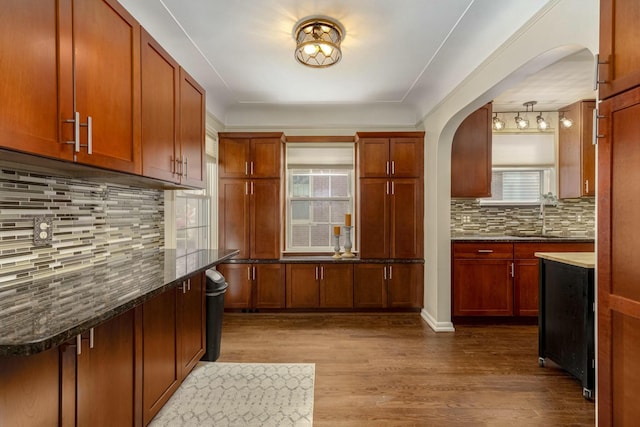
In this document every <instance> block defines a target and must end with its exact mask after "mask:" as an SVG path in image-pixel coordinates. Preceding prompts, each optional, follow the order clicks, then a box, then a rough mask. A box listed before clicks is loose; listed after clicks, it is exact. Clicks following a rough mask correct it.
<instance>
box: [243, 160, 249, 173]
mask: <svg viewBox="0 0 640 427" xmlns="http://www.w3.org/2000/svg"><path fill="white" fill-rule="evenodd" d="M244 174H245V175H249V162H244Z"/></svg>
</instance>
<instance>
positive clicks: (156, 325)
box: [129, 289, 180, 425]
mask: <svg viewBox="0 0 640 427" xmlns="http://www.w3.org/2000/svg"><path fill="white" fill-rule="evenodd" d="M176 295H177V293H176V290H175V289H171V290H168V291H166V292H163V293H161V294H160V295H158V296H156V297H154V298H153V299H151V300H149V301H147V302H145V303H144V305H143V306H142V331H143V332H142V359H143V361H142V366H144V370H143V373H142V397H143V399H142V418H143V424H144V425H147V424H148V423H149V421H151V419H152V418H153V417H154V416H155V414H157V413H158V411H159V410H160V409H161V408H162V406H163V405H164V404H165V403H166V402H167V401H168V400H169V397H171V395H172V394H173V393H174V392H175V391H176V389H177V388H178V385H179V383H180V372H179V367H180V363H179V360H178V357H179V356H178V351H177V349H178V345H177V337H178V323H177V319H176ZM129 425H130V424H129Z"/></svg>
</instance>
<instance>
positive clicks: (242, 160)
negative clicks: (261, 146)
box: [218, 137, 251, 178]
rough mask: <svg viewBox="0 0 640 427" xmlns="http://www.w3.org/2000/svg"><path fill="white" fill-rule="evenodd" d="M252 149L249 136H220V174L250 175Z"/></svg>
mask: <svg viewBox="0 0 640 427" xmlns="http://www.w3.org/2000/svg"><path fill="white" fill-rule="evenodd" d="M250 150H251V140H250V139H249V138H224V137H223V138H220V142H219V145H218V155H219V157H220V159H219V164H218V176H219V177H220V178H246V177H248V176H249V161H250V156H249V153H250Z"/></svg>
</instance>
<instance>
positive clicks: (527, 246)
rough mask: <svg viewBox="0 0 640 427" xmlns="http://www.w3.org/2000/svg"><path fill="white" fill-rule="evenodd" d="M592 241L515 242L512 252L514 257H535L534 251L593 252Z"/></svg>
mask: <svg viewBox="0 0 640 427" xmlns="http://www.w3.org/2000/svg"><path fill="white" fill-rule="evenodd" d="M593 248H594V244H593V243H579V242H573V243H569V242H567V243H560V242H558V243H555V242H550V243H515V244H514V245H513V253H514V258H515V259H528V258H535V257H536V256H535V253H536V252H593Z"/></svg>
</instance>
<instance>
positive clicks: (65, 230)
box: [0, 167, 164, 300]
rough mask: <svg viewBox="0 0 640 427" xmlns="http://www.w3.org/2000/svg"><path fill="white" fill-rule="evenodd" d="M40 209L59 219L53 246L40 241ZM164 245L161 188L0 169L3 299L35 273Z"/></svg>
mask: <svg viewBox="0 0 640 427" xmlns="http://www.w3.org/2000/svg"><path fill="white" fill-rule="evenodd" d="M38 216H43V217H47V218H51V219H52V221H53V224H52V227H53V234H52V236H53V238H52V241H51V243H50V244H48V245H44V246H36V245H34V241H33V225H34V224H33V223H34V217H38ZM163 247H164V192H163V191H162V190H154V189H141V188H137V187H129V186H127V185H120V184H118V185H113V184H108V183H98V182H89V181H85V180H81V179H72V178H64V177H56V176H49V175H43V174H38V173H33V172H23V171H20V170H14V169H12V168H6V167H3V168H0V300H1V299H2V297H3V295H4V294H5V293H6V292H19V291H20V285H21V284H25V283H28V282H30V281H31V280H32V279H36V278H42V277H46V276H49V275H52V274H54V273H62V272H68V271H73V270H77V269H82V268H84V267H89V266H94V265H95V264H98V263H101V262H104V261H105V260H106V259H108V258H109V257H111V256H113V255H115V254H117V255H123V254H125V253H127V252H132V251H136V250H139V249H160V248H163ZM96 285H99V284H96Z"/></svg>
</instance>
